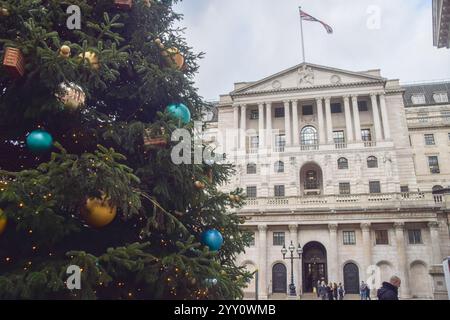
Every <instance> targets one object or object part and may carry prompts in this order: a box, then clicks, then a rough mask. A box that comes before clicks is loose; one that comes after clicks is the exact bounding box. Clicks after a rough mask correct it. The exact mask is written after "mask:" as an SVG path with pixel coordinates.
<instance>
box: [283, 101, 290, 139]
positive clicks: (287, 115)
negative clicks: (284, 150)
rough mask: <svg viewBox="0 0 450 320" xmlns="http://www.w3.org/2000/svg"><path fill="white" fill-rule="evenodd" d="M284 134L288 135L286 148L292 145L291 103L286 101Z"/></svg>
mask: <svg viewBox="0 0 450 320" xmlns="http://www.w3.org/2000/svg"><path fill="white" fill-rule="evenodd" d="M284 133H285V135H286V146H290V145H291V141H292V138H291V111H290V108H289V101H284Z"/></svg>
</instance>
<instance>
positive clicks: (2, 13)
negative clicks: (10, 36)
mask: <svg viewBox="0 0 450 320" xmlns="http://www.w3.org/2000/svg"><path fill="white" fill-rule="evenodd" d="M0 16H4V17H8V16H9V10H8V9H6V8H1V9H0Z"/></svg>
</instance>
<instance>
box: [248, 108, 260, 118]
mask: <svg viewBox="0 0 450 320" xmlns="http://www.w3.org/2000/svg"><path fill="white" fill-rule="evenodd" d="M258 119H259V110H258V109H253V110H250V120H258Z"/></svg>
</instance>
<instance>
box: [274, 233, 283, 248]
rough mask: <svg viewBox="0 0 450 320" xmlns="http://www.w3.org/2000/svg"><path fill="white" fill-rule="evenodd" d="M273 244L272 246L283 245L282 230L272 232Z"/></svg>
mask: <svg viewBox="0 0 450 320" xmlns="http://www.w3.org/2000/svg"><path fill="white" fill-rule="evenodd" d="M273 245H274V246H284V232H274V233H273Z"/></svg>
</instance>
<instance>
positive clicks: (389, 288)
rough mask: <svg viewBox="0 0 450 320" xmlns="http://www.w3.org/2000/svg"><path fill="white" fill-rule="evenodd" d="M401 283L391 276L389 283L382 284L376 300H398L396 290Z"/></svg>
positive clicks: (398, 279)
mask: <svg viewBox="0 0 450 320" xmlns="http://www.w3.org/2000/svg"><path fill="white" fill-rule="evenodd" d="M401 283H402V281H401V280H400V278H399V277H397V276H393V277H392V278H391V279H390V280H389V282H383V286H382V287H381V288H380V289H378V292H377V297H378V300H398V288H400V284H401Z"/></svg>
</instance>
